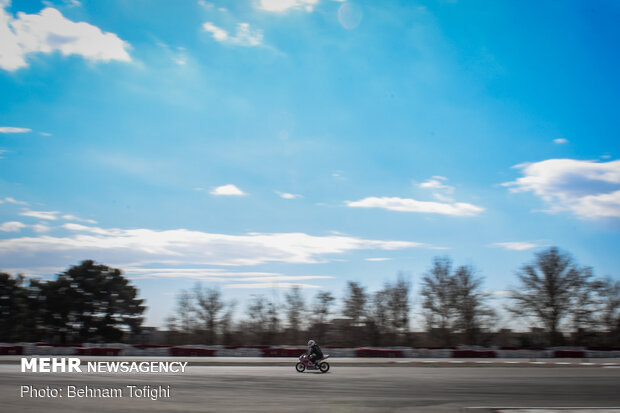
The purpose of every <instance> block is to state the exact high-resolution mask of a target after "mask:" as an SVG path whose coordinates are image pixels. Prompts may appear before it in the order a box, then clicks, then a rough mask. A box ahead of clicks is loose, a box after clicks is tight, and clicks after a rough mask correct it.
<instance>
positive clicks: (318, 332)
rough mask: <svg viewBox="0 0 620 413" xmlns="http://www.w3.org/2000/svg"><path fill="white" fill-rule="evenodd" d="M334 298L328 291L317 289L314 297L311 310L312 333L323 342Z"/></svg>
mask: <svg viewBox="0 0 620 413" xmlns="http://www.w3.org/2000/svg"><path fill="white" fill-rule="evenodd" d="M334 301H335V298H334V296H333V295H332V293H330V292H329V291H319V292H318V293H317V295H316V296H315V297H314V303H313V305H312V312H313V313H314V316H313V320H312V324H313V326H312V328H311V333H312V335H313V336H314V337H315V338H316V339H317V340H318V341H319V342H323V340H324V339H325V336H326V331H327V323H328V321H329V315H330V314H331V307H332V305H333V304H334Z"/></svg>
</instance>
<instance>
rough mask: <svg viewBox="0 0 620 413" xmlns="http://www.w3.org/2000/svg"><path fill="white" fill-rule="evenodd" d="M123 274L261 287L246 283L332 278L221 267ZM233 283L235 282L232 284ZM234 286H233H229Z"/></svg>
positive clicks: (131, 270) (278, 283)
mask: <svg viewBox="0 0 620 413" xmlns="http://www.w3.org/2000/svg"><path fill="white" fill-rule="evenodd" d="M124 272H125V274H126V275H127V276H128V277H129V278H131V279H156V278H176V279H192V280H198V281H204V282H212V283H229V284H227V285H226V286H224V287H225V288H263V287H247V284H240V283H247V282H252V283H253V285H256V284H261V285H262V284H269V285H270V286H272V285H274V286H276V287H280V288H286V287H287V286H288V285H290V284H291V282H298V281H318V280H326V279H332V278H334V277H333V276H331V275H287V274H281V273H272V272H257V271H251V272H248V271H231V270H228V269H226V270H225V269H221V268H145V267H128V268H124ZM232 283H235V284H232ZM306 285H308V286H312V287H310V288H316V287H320V286H318V285H312V284H306ZM230 286H235V287H230Z"/></svg>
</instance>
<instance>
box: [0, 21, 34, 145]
mask: <svg viewBox="0 0 620 413" xmlns="http://www.w3.org/2000/svg"><path fill="white" fill-rule="evenodd" d="M0 23H1V21H0ZM0 33H2V28H1V27H0ZM1 45H2V43H0V67H2V59H3V56H2V49H1V48H2V46H1ZM30 131H32V129H29V128H16V127H13V126H0V133H26V132H30Z"/></svg>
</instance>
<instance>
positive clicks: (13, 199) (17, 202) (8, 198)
mask: <svg viewBox="0 0 620 413" xmlns="http://www.w3.org/2000/svg"><path fill="white" fill-rule="evenodd" d="M3 202H7V203H9V204H15V205H28V202H26V201H18V200H17V199H15V198H12V197H10V196H7V197H6V198H4V199H0V204H1V203H3Z"/></svg>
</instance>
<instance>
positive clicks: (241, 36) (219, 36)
mask: <svg viewBox="0 0 620 413" xmlns="http://www.w3.org/2000/svg"><path fill="white" fill-rule="evenodd" d="M202 27H203V29H204V30H205V31H207V32H209V33H211V36H213V38H214V39H215V40H216V41H218V42H226V43H232V44H236V45H239V46H259V45H260V44H261V43H262V42H263V31H262V30H260V29H252V28H251V27H250V24H249V23H239V24H237V33H236V34H235V35H234V36H231V35H230V34H229V33H228V32H227V31H226V30H224V29H222V28H221V27H217V26H216V25H215V24H213V23H211V22H206V23H204V24H203V25H202Z"/></svg>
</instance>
